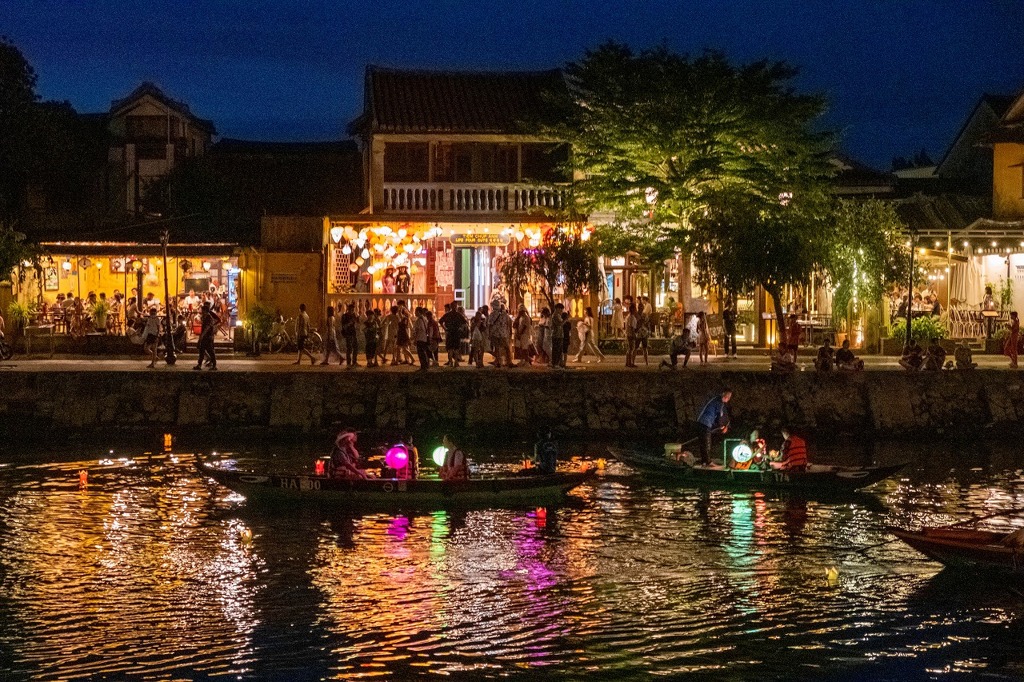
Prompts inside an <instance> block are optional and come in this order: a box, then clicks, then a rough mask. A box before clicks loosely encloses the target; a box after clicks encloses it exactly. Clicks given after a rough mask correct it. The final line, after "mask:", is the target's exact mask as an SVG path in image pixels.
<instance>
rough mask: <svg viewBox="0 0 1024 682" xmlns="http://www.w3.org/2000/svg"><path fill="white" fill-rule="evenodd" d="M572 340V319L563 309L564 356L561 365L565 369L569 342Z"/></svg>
mask: <svg viewBox="0 0 1024 682" xmlns="http://www.w3.org/2000/svg"><path fill="white" fill-rule="evenodd" d="M571 341H572V320H570V319H569V313H568V312H567V311H562V357H561V360H560V362H561V365H560V367H562V368H563V369H565V363H566V361H567V360H568V359H569V343H570V342H571Z"/></svg>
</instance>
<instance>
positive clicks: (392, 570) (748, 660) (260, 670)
mask: <svg viewBox="0 0 1024 682" xmlns="http://www.w3.org/2000/svg"><path fill="white" fill-rule="evenodd" d="M215 445H216V446H218V447H220V448H223V449H225V450H227V449H228V444H227V443H217V444H215ZM211 449H213V448H210V447H207V448H203V449H202V451H203V452H209V451H210V450H211ZM587 449H589V450H590V451H591V452H592V453H594V454H595V455H596V454H597V453H598V452H599V451H600V448H598V447H596V446H594V445H591V446H589V447H588V448H587ZM178 450H181V451H178ZM194 451H195V450H194V449H193V448H188V449H185V448H175V452H166V453H165V452H155V453H152V454H148V453H146V452H144V451H142V450H141V449H137V450H134V451H133V450H131V449H115V450H114V451H110V450H108V449H103V450H100V449H96V448H73V447H66V448H63V449H60V450H56V451H54V450H48V451H38V450H37V451H33V450H22V451H19V452H16V453H13V454H12V453H8V454H7V455H6V456H4V457H2V465H0V547H2V551H0V678H2V679H40V680H49V679H67V678H110V679H120V678H124V677H131V678H138V677H153V678H170V679H182V678H185V679H197V678H198V679H206V678H214V677H220V676H223V677H231V678H234V679H267V678H272V679H297V680H304V679H323V678H337V679H359V678H363V677H367V678H370V677H380V678H385V679H407V678H411V677H415V676H418V675H424V674H426V675H441V674H445V675H448V676H449V677H453V678H455V679H485V678H491V677H493V678H497V677H508V676H512V677H516V676H520V677H524V678H529V677H534V676H536V675H538V674H546V675H549V676H554V677H570V678H579V677H582V676H590V677H595V678H597V679H615V680H619V679H635V678H639V679H642V678H646V677H648V676H649V675H652V674H653V675H655V676H664V677H669V678H672V677H675V676H679V675H682V674H684V673H704V674H705V675H706V676H707V677H710V678H732V679H737V678H740V679H749V678H751V677H755V676H757V677H764V678H766V679H772V678H785V679H801V678H806V679H818V678H829V679H851V680H852V679H901V680H909V679H920V678H929V677H934V678H939V679H941V678H944V677H953V676H959V675H960V674H966V673H977V672H982V671H983V672H985V673H987V674H988V675H990V676H992V677H994V678H996V679H999V678H1005V679H1015V678H1020V677H1022V676H1024V650H1022V649H1021V646H1020V643H1021V641H1024V627H1022V624H1024V596H1022V594H1021V592H1019V591H1017V589H1015V587H1016V586H1014V585H1012V584H1010V585H1008V584H1007V583H1005V582H1001V581H997V580H984V579H980V578H977V577H971V576H962V575H955V574H949V573H948V572H940V568H941V567H940V566H939V565H937V564H935V563H932V562H930V561H928V560H926V559H924V558H923V557H922V556H920V555H918V554H917V553H915V552H914V551H913V550H911V549H909V548H907V547H905V546H903V545H902V544H900V543H898V542H888V543H887V544H883V543H886V541H887V540H891V539H892V536H891V535H888V534H887V533H886V530H885V528H886V526H887V525H890V524H898V525H902V526H915V525H918V524H935V523H942V522H953V521H956V520H960V519H963V518H966V517H967V516H969V515H971V514H989V513H992V512H995V511H1000V510H1006V509H1011V508H1016V507H1021V506H1024V478H1022V472H1021V467H1022V466H1024V458H1022V457H1021V456H1020V455H1018V454H1016V452H1015V449H1014V448H1012V447H1011V446H1006V447H1000V446H991V447H987V448H981V449H974V450H971V451H964V450H963V449H961V448H957V447H954V446H939V447H927V448H925V447H912V446H906V445H900V446H886V447H881V446H879V447H878V448H877V449H875V450H872V449H870V448H868V449H864V448H857V449H847V450H844V449H842V448H836V449H834V450H833V451H830V452H827V453H820V455H819V459H820V460H826V459H828V460H832V461H843V462H851V461H860V460H862V459H864V458H869V457H872V456H874V457H875V458H877V459H878V460H880V461H895V460H899V459H909V460H911V461H912V464H911V465H910V467H909V468H908V469H906V470H905V472H904V473H903V474H901V477H900V478H899V479H898V480H896V481H891V482H886V483H883V484H880V485H879V486H876V487H875V488H872V489H871V491H870V492H869V493H865V494H862V495H858V496H855V497H851V498H848V499H844V500H839V501H834V500H833V501H814V500H803V499H798V498H794V497H789V496H777V495H776V496H773V495H764V494H760V493H737V492H700V491H695V490H689V489H685V488H675V487H671V486H663V485H660V484H659V482H658V481H653V480H650V479H645V478H640V477H636V476H634V475H631V472H630V471H629V470H628V469H627V468H626V467H624V466H621V465H618V464H616V463H614V462H609V463H608V466H607V467H606V468H605V470H604V472H603V475H602V476H601V477H600V478H598V479H597V481H596V482H595V483H593V484H592V485H587V486H585V487H582V488H580V489H578V490H577V491H575V492H574V493H573V494H572V495H571V496H570V498H569V499H568V500H567V502H566V503H565V504H563V505H559V506H557V507H548V508H543V509H505V510H502V509H487V510H478V511H462V512H451V513H449V512H444V511H436V512H434V513H409V514H402V513H391V514H381V513H372V514H363V515H360V514H351V513H348V514H346V513H341V512H334V513H332V512H326V511H311V510H303V509H285V510H280V509H279V510H275V511H273V512H261V511H257V510H253V509H250V508H249V507H248V506H247V504H246V503H245V501H244V500H242V499H241V498H240V497H238V496H237V495H234V494H232V493H231V492H230V491H228V490H226V489H224V488H221V487H219V486H218V485H216V484H215V483H213V482H211V481H209V480H207V479H204V478H202V477H200V476H199V475H197V473H196V471H195V469H194V457H193V454H192V453H193V452H194ZM582 451H583V450H582V449H581V452H582ZM481 452H482V451H481ZM310 453H311V450H310V449H309V448H308V447H298V448H274V447H272V446H261V447H258V448H238V447H236V448H235V449H234V450H233V451H232V453H231V455H232V456H233V457H234V458H235V459H236V460H237V461H238V464H239V466H243V467H250V468H263V469H266V468H274V469H279V470H299V469H301V468H302V467H308V464H309V462H310V461H311V456H312V455H311V454H310ZM515 457H516V455H514V454H508V455H502V454H500V453H499V454H495V453H493V452H490V453H484V454H480V455H478V457H477V459H478V460H479V461H481V462H482V463H483V464H485V465H486V466H487V467H489V468H501V467H503V466H511V462H512V460H514V459H515ZM82 470H86V471H88V480H87V484H86V485H81V484H80V479H79V472H80V471H82ZM996 523H1002V524H1003V525H1004V526H1009V525H1013V524H1014V523H1015V520H1014V518H1013V517H1010V518H1009V519H997V520H996ZM250 534H251V539H250ZM829 568H835V569H836V571H837V572H838V575H837V576H835V577H834V579H831V580H830V579H828V577H827V575H826V572H827V571H828V569H829Z"/></svg>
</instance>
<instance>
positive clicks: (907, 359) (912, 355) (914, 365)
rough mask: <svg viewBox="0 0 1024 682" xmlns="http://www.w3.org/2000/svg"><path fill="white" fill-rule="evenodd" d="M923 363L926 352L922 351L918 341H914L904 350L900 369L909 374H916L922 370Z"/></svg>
mask: <svg viewBox="0 0 1024 682" xmlns="http://www.w3.org/2000/svg"><path fill="white" fill-rule="evenodd" d="M923 363H924V351H923V350H921V346H920V345H919V344H918V343H917V341H914V342H913V343H911V344H910V345H909V346H906V347H905V348H904V349H903V357H902V358H900V367H902V368H903V369H905V370H907V371H908V372H916V371H917V370H919V369H921V365H922V364H923Z"/></svg>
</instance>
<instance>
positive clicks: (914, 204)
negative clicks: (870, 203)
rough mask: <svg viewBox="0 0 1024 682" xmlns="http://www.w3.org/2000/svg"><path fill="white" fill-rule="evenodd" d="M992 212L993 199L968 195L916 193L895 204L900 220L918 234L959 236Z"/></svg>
mask: <svg viewBox="0 0 1024 682" xmlns="http://www.w3.org/2000/svg"><path fill="white" fill-rule="evenodd" d="M991 212H992V199H991V197H979V196H971V195H967V194H938V195H933V196H929V195H925V194H915V195H914V196H912V197H908V198H907V199H903V200H901V201H899V202H898V203H897V204H896V213H897V214H899V217H900V219H901V220H903V222H904V223H905V224H906V225H907V227H908V228H910V229H911V230H914V231H916V232H918V233H919V234H936V235H938V234H941V235H945V233H946V232H952V233H954V234H956V233H957V232H960V231H962V230H964V229H966V228H967V227H968V226H969V225H971V224H972V223H974V222H975V221H976V220H978V219H979V218H984V217H985V216H988V215H991Z"/></svg>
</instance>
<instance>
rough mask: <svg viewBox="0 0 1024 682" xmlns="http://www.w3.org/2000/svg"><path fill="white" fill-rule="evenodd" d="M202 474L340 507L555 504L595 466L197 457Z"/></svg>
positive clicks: (260, 497) (251, 492)
mask: <svg viewBox="0 0 1024 682" xmlns="http://www.w3.org/2000/svg"><path fill="white" fill-rule="evenodd" d="M196 466H197V468H198V469H199V471H200V473H202V474H203V475H205V476H209V477H210V478H212V479H213V480H215V481H217V482H218V483H220V484H221V485H223V486H224V487H226V488H230V489H231V490H233V491H235V492H236V493H238V494H240V495H243V496H244V497H245V498H246V499H247V500H249V501H250V502H254V503H262V502H288V501H294V502H303V503H306V502H308V503H313V504H326V505H335V506H340V507H372V508H394V509H404V508H424V507H430V508H437V507H441V508H447V507H460V506H466V507H477V506H498V507H500V506H517V505H536V504H542V503H553V502H557V501H558V500H559V499H561V498H562V497H563V496H564V495H565V493H567V492H568V491H570V490H572V489H573V488H575V487H577V486H579V485H582V484H583V483H585V482H587V481H589V480H590V479H591V478H592V477H593V476H594V475H595V471H594V470H593V469H584V470H580V471H568V472H556V473H554V474H547V475H508V476H484V477H479V478H470V479H467V480H460V481H444V480H441V479H440V478H437V477H419V478H367V479H354V480H350V479H340V478H331V477H329V476H325V475H316V474H313V475H302V474H297V475H296V474H279V473H258V472H251V471H240V470H236V469H230V468H227V467H225V466H223V465H222V464H221V463H216V462H208V461H206V460H204V459H203V458H202V457H200V456H197V457H196Z"/></svg>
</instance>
